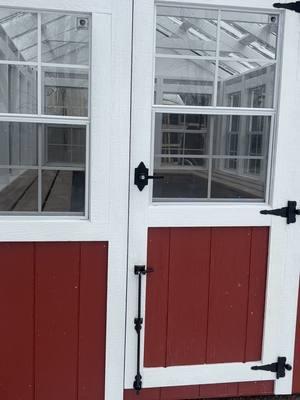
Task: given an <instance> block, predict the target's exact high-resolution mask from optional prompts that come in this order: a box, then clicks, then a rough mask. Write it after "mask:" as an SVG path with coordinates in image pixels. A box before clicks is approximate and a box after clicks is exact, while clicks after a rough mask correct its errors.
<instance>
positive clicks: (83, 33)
mask: <svg viewBox="0 0 300 400" xmlns="http://www.w3.org/2000/svg"><path fill="white" fill-rule="evenodd" d="M42 61H43V62H47V63H58V64H77V65H79V64H80V65H87V64H88V63H89V19H88V17H86V16H79V15H62V14H54V13H47V14H42Z"/></svg>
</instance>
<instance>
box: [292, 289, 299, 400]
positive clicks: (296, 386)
mask: <svg viewBox="0 0 300 400" xmlns="http://www.w3.org/2000/svg"><path fill="white" fill-rule="evenodd" d="M293 374H294V379H293V393H296V394H300V286H299V297H298V316H297V331H296V343H295V359H294V372H293Z"/></svg>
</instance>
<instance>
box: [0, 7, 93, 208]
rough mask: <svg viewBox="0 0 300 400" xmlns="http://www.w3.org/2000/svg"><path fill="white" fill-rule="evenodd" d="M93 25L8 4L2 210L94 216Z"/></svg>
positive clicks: (2, 59)
mask: <svg viewBox="0 0 300 400" xmlns="http://www.w3.org/2000/svg"><path fill="white" fill-rule="evenodd" d="M90 25H91V21H90V17H89V15H82V14H81V15H76V14H66V13H56V12H55V13H53V12H30V11H25V10H16V9H6V8H0V29H1V41H0V75H1V80H0V82H1V83H0V213H19V214H20V213H21V214H34V215H47V214H49V215H70V216H74V215H78V216H86V215H87V212H88V210H87V182H88V164H87V162H88V160H87V156H86V155H87V154H88V149H87V142H88V135H89V131H88V126H89V75H90Z"/></svg>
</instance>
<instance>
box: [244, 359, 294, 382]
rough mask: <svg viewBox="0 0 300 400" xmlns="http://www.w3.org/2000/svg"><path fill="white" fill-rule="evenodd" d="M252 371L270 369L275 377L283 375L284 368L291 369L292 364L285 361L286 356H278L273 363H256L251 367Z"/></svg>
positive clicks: (278, 377) (282, 376)
mask: <svg viewBox="0 0 300 400" xmlns="http://www.w3.org/2000/svg"><path fill="white" fill-rule="evenodd" d="M251 369H253V370H254V371H258V370H262V371H270V372H274V373H275V374H276V379H280V378H284V377H285V370H287V371H291V370H292V366H291V365H290V364H287V363H286V357H278V359H277V362H276V363H273V364H267V365H257V366H254V367H251Z"/></svg>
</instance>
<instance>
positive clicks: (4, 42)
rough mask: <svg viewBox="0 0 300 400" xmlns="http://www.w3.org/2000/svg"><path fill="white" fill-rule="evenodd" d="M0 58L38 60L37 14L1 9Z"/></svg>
mask: <svg viewBox="0 0 300 400" xmlns="http://www.w3.org/2000/svg"><path fill="white" fill-rule="evenodd" d="M0 26H1V46H0V59H1V60H9V61H34V62H36V61H37V14H35V13H30V12H24V11H20V10H13V9H6V8H1V9H0Z"/></svg>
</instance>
